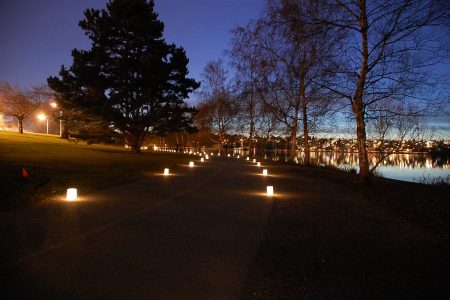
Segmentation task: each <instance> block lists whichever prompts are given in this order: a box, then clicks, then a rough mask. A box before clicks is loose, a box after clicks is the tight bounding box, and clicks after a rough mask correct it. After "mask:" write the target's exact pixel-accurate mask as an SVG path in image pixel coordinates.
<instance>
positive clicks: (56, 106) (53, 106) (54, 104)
mask: <svg viewBox="0 0 450 300" xmlns="http://www.w3.org/2000/svg"><path fill="white" fill-rule="evenodd" d="M50 106H51V107H52V108H58V103H56V102H55V101H52V102H50ZM59 137H62V110H61V109H60V110H59Z"/></svg>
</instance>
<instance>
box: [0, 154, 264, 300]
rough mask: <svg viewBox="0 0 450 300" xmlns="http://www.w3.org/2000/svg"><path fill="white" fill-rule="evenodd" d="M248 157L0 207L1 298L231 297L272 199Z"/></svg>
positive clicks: (242, 278) (235, 293) (251, 256)
mask: <svg viewBox="0 0 450 300" xmlns="http://www.w3.org/2000/svg"><path fill="white" fill-rule="evenodd" d="M259 171H260V169H258V168H257V167H255V166H253V165H252V164H250V163H247V162H243V161H242V162H236V161H233V162H231V160H229V161H222V162H221V161H207V162H206V163H204V164H203V165H201V166H198V167H195V168H193V169H190V168H187V167H186V166H177V167H176V168H175V170H174V173H175V174H174V175H171V176H169V177H163V176H161V175H160V174H151V175H149V177H148V178H147V179H145V180H141V181H139V182H134V183H131V184H127V185H122V186H118V187H116V188H113V189H110V190H106V191H102V192H99V193H97V194H91V195H84V196H83V197H82V200H81V201H78V202H71V203H68V202H63V201H60V202H55V203H54V204H51V205H46V206H41V207H35V208H29V209H23V210H17V211H12V212H7V213H2V214H0V228H1V229H0V230H1V231H0V236H2V238H3V241H2V247H1V252H0V274H1V276H0V282H1V283H0V298H2V299H21V298H23V299H30V298H33V299H95V298H97V299H106V298H108V299H236V298H238V297H239V295H240V292H241V290H242V288H243V283H244V281H245V278H246V275H247V272H248V269H249V267H250V265H251V263H252V261H253V259H254V257H255V254H256V251H257V249H258V247H259V243H260V241H261V239H262V236H263V233H264V229H265V226H266V222H267V219H268V216H269V215H270V211H271V207H272V202H271V201H270V200H269V199H267V197H265V196H264V191H265V186H266V183H265V181H267V180H268V179H264V178H262V177H261V176H259V175H257V174H258V172H259Z"/></svg>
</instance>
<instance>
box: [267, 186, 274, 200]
mask: <svg viewBox="0 0 450 300" xmlns="http://www.w3.org/2000/svg"><path fill="white" fill-rule="evenodd" d="M267 196H268V197H272V196H273V186H271V185H268V186H267Z"/></svg>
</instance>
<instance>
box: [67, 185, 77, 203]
mask: <svg viewBox="0 0 450 300" xmlns="http://www.w3.org/2000/svg"><path fill="white" fill-rule="evenodd" d="M77 198H78V191H77V189H75V188H69V189H67V194H66V200H67V201H74V200H77Z"/></svg>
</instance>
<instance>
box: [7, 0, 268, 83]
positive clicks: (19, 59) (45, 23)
mask: <svg viewBox="0 0 450 300" xmlns="http://www.w3.org/2000/svg"><path fill="white" fill-rule="evenodd" d="M106 3H107V0H76V1H75V0H0V81H7V82H9V83H13V84H19V85H21V86H23V87H27V86H30V85H36V84H41V83H46V79H47V77H48V76H50V75H57V74H58V71H59V68H60V66H61V65H62V64H64V65H66V66H70V65H71V64H72V58H71V55H70V53H71V50H72V49H73V48H78V49H80V48H84V49H88V48H89V47H90V42H89V40H88V38H87V37H85V36H84V33H83V31H82V30H81V28H79V27H78V21H80V20H81V19H82V18H83V11H84V10H85V9H86V8H104V7H105V6H106ZM264 3H265V1H264V0H189V1H187V0H156V1H155V4H156V5H155V6H156V8H155V9H156V11H157V12H158V13H159V18H160V20H162V21H163V22H164V24H165V34H164V37H165V39H166V41H167V42H169V43H175V44H176V45H178V46H182V47H184V48H185V49H186V52H187V56H188V58H189V59H190V64H189V70H190V75H191V76H192V77H194V78H196V79H199V78H200V74H201V72H202V69H203V67H204V66H205V65H206V63H207V62H208V61H210V60H215V59H218V58H220V57H222V56H223V53H222V52H223V50H224V49H226V48H227V46H228V42H229V40H230V38H231V33H230V31H231V29H233V28H234V27H235V26H237V25H245V24H246V23H247V22H248V20H250V19H252V18H256V17H258V15H259V14H260V13H261V10H262V9H263V5H264Z"/></svg>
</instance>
